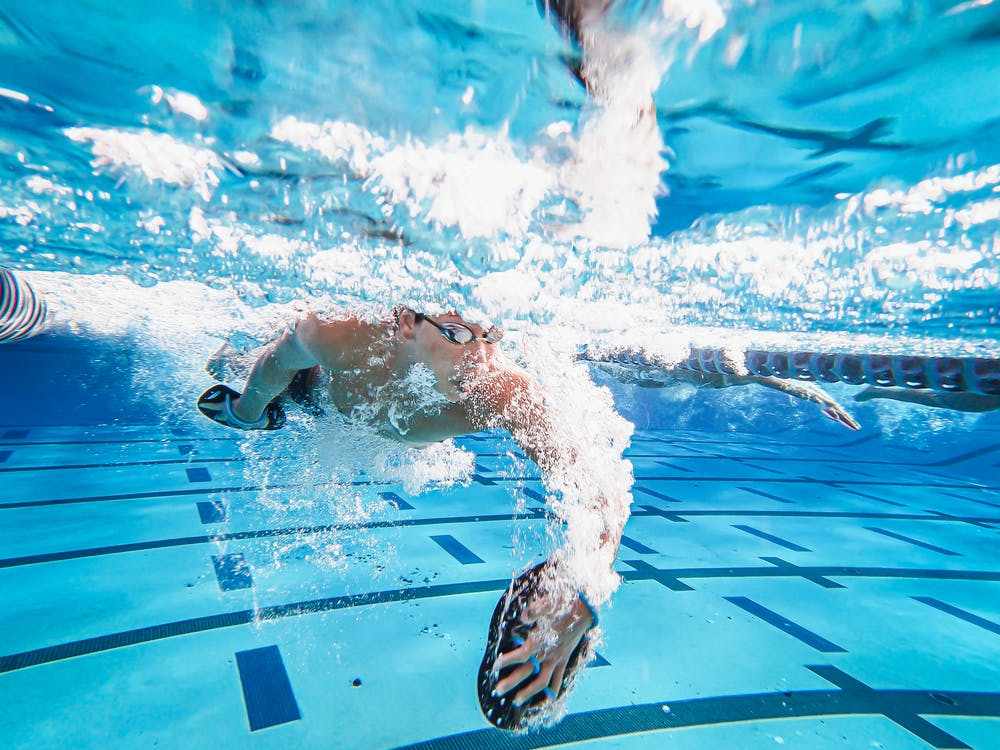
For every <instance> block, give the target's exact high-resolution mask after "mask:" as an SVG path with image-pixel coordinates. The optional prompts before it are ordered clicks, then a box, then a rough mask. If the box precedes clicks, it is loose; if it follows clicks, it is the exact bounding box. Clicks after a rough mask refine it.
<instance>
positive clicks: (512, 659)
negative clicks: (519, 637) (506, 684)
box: [493, 636, 541, 669]
mask: <svg viewBox="0 0 1000 750" xmlns="http://www.w3.org/2000/svg"><path fill="white" fill-rule="evenodd" d="M540 650H541V644H540V643H538V642H537V641H535V640H534V639H533V638H532V637H531V636H528V639H527V640H526V641H524V642H523V643H521V644H520V645H519V646H517V648H514V649H512V650H510V651H507V652H506V653H503V654H500V656H498V657H497V660H496V661H495V662H494V663H493V667H494V669H503V668H504V667H509V666H510V665H511V664H524V663H525V662H527V661H529V660H530V659H531V657H532V656H534V655H535V654H537V653H538V652H539V651H540Z"/></svg>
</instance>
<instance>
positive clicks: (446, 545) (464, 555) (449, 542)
mask: <svg viewBox="0 0 1000 750" xmlns="http://www.w3.org/2000/svg"><path fill="white" fill-rule="evenodd" d="M431 539H433V540H434V541H435V542H437V544H438V545H439V546H440V547H441V549H443V550H444V551H445V552H447V553H448V554H449V555H451V556H452V557H454V558H455V559H456V560H458V561H459V562H460V563H462V565H478V564H479V563H482V562H484V561H483V560H482V559H481V558H480V557H479V556H478V555H476V553H474V552H473V551H472V550H470V549H469V548H468V547H466V546H465V545H464V544H462V543H461V542H460V541H458V540H457V539H456V538H455V537H453V536H451V535H450V534H438V535H435V536H432V537H431Z"/></svg>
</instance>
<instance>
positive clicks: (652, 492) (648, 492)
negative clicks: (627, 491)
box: [632, 484, 684, 503]
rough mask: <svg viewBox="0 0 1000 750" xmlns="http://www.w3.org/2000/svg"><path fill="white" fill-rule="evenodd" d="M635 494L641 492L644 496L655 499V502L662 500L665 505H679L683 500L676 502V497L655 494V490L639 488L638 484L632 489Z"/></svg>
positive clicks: (660, 493)
mask: <svg viewBox="0 0 1000 750" xmlns="http://www.w3.org/2000/svg"><path fill="white" fill-rule="evenodd" d="M632 489H633V491H635V492H641V493H642V494H644V495H649V496H650V497H655V498H656V499H657V500H662V501H663V502H665V503H681V502H684V501H683V500H678V499H677V498H676V497H670V495H664V494H663V493H662V492H657V491H656V490H651V489H649V487H640V486H639V485H638V484H637V485H635V486H634V487H633V488H632Z"/></svg>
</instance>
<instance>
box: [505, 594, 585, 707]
mask: <svg viewBox="0 0 1000 750" xmlns="http://www.w3.org/2000/svg"><path fill="white" fill-rule="evenodd" d="M554 608H555V605H554V603H553V601H552V599H551V598H550V597H547V596H541V597H539V598H537V599H535V600H534V601H532V602H531V603H530V604H528V606H527V608H526V609H525V610H524V612H522V613H521V622H522V623H523V624H524V625H526V626H531V625H537V624H539V623H540V622H543V621H548V622H550V623H551V625H550V628H551V630H550V633H554V634H555V636H556V640H555V643H552V642H551V639H545V638H544V636H543V633H544V632H545V629H544V628H541V627H533V628H531V630H530V631H529V632H528V634H527V637H526V638H525V639H524V643H523V644H521V645H520V646H518V647H516V648H514V649H513V650H512V651H507V652H506V653H503V654H500V656H498V657H497V660H496V663H495V666H494V669H496V670H501V669H503V668H505V667H508V666H511V665H515V664H519V665H521V666H520V667H518V668H517V669H514V670H513V671H511V673H510V674H509V675H507V676H506V677H505V678H504V679H502V680H500V681H499V682H498V683H497V686H496V691H495V694H496V695H506V694H507V693H512V692H513V703H514V705H515V706H522V705H524V704H526V703H529V702H530V701H531V700H532V698H534V696H536V695H538V694H539V693H543V692H544V693H545V700H544V701H542V702H540V703H539V704H538V705H544V704H545V703H548V702H550V701H552V700H554V699H555V698H556V697H558V696H559V694H560V693H561V692H562V687H563V677H564V675H565V674H566V666H567V663H568V662H569V660H570V657H571V656H572V654H573V652H574V651H575V650H576V648H577V646H579V645H580V640H581V639H582V638H583V637H584V636H585V635H586V634H587V631H588V630H589V629H590V627H591V625H592V624H593V618H592V617H591V614H590V610H588V609H587V607H586V605H585V604H584V603H583V602H582V601H581V600H580V599H579V598H578V597H574V598H573V606H572V607H570V609H569V610H568V611H566V612H563V613H561V614H560V613H558V612H556V611H554ZM532 657H534V658H532ZM536 665H537V666H536ZM536 669H537V672H536Z"/></svg>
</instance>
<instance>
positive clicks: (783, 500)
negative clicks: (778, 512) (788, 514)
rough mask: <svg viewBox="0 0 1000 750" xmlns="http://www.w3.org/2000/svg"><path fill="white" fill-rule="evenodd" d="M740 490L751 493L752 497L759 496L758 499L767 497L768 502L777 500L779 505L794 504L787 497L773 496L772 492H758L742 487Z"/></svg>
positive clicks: (753, 488) (754, 489) (751, 488)
mask: <svg viewBox="0 0 1000 750" xmlns="http://www.w3.org/2000/svg"><path fill="white" fill-rule="evenodd" d="M739 489H741V490H743V491H744V492H749V493H750V494H751V495H757V496H758V497H766V498H767V499H768V500H776V501H777V502H779V503H792V502H793V501H791V500H789V499H788V498H786V497H778V496H777V495H772V494H771V493H770V492H764V490H758V489H756V488H755V487H740V488H739Z"/></svg>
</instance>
